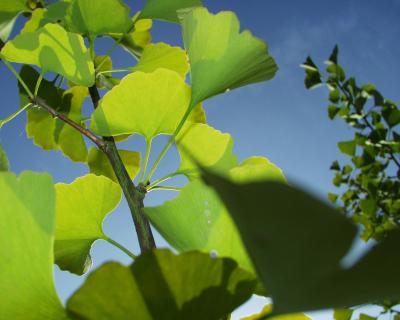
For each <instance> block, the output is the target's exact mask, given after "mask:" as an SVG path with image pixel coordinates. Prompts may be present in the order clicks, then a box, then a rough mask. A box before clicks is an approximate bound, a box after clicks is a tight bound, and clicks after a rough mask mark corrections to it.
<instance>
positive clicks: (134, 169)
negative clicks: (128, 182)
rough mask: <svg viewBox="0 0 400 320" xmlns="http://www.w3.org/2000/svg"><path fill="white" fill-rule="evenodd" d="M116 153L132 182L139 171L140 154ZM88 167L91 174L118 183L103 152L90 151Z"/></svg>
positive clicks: (127, 151) (121, 151)
mask: <svg viewBox="0 0 400 320" xmlns="http://www.w3.org/2000/svg"><path fill="white" fill-rule="evenodd" d="M118 152H119V155H120V157H121V159H122V162H123V163H124V165H125V168H126V170H127V171H128V174H129V176H130V177H131V179H132V180H133V179H135V177H136V175H137V174H138V172H139V170H140V153H139V152H134V151H129V150H119V151H118ZM88 165H89V168H90V172H91V173H94V174H96V175H103V176H105V177H107V178H109V179H111V180H113V181H115V182H118V179H117V177H116V175H115V173H114V170H113V168H112V167H111V164H110V161H109V160H108V158H107V156H106V155H105V154H104V152H102V151H100V150H98V149H96V148H92V149H90V151H89V157H88Z"/></svg>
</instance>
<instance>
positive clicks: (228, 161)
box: [176, 122, 237, 178]
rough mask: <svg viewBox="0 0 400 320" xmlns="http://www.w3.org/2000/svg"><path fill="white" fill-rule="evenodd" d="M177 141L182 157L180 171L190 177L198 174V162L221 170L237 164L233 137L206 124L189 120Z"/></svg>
mask: <svg viewBox="0 0 400 320" xmlns="http://www.w3.org/2000/svg"><path fill="white" fill-rule="evenodd" d="M176 143H177V147H178V151H179V154H180V157H181V165H180V167H179V169H178V171H179V172H183V173H185V174H186V175H187V176H188V177H189V178H193V177H196V176H198V170H197V167H198V164H200V165H201V166H204V167H210V168H213V169H214V170H220V171H227V170H229V169H231V168H233V167H234V166H235V165H237V158H236V156H235V155H234V153H233V139H232V137H231V136H230V135H229V134H227V133H222V132H220V131H218V130H215V129H214V128H212V127H210V126H208V125H206V124H203V123H189V122H188V123H187V125H186V126H185V127H184V128H183V129H182V131H181V132H180V134H179V135H178V137H177V138H176ZM193 161H196V162H197V163H194V162H193Z"/></svg>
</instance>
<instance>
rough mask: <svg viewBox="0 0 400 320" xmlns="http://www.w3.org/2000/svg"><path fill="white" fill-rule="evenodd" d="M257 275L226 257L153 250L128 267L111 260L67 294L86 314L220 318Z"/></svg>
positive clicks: (117, 318)
mask: <svg viewBox="0 0 400 320" xmlns="http://www.w3.org/2000/svg"><path fill="white" fill-rule="evenodd" d="M255 284H256V280H255V278H254V277H253V276H252V275H251V274H249V273H247V272H245V271H243V270H241V269H240V268H238V267H237V264H236V263H235V262H234V261H233V260H230V259H218V258H217V259H216V258H211V257H210V256H209V255H207V254H203V253H199V252H190V253H185V254H181V255H174V254H173V253H171V252H170V251H168V250H154V251H150V252H146V253H144V254H142V255H141V256H140V257H138V258H137V259H136V260H135V262H134V263H133V265H132V266H131V267H125V266H123V265H121V264H119V263H116V262H109V263H106V264H104V265H103V266H101V267H100V268H99V269H97V270H96V271H94V272H93V273H92V274H90V275H89V276H88V278H87V280H86V282H85V283H84V284H83V286H82V287H81V288H79V289H78V291H77V292H76V293H75V294H74V295H73V296H72V297H71V298H70V299H69V301H68V303H67V308H68V311H69V313H70V314H71V315H73V316H76V317H77V318H79V319H87V320H109V319H113V320H126V319H140V320H160V319H163V320H177V319H190V320H200V319H201V320H204V319H207V320H218V319H221V318H222V317H224V316H226V315H227V314H229V313H230V312H231V311H233V310H234V309H235V308H236V307H238V306H240V305H241V304H242V303H243V302H245V301H246V300H247V299H248V298H250V296H251V294H252V292H253V290H254V287H255Z"/></svg>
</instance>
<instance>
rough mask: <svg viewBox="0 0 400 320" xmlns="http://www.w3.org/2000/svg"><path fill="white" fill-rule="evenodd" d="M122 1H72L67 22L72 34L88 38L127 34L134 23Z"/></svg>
mask: <svg viewBox="0 0 400 320" xmlns="http://www.w3.org/2000/svg"><path fill="white" fill-rule="evenodd" d="M129 11H130V9H129V7H128V6H127V5H126V4H125V3H124V2H123V1H121V0H72V1H71V4H70V6H69V8H68V11H67V17H66V22H67V25H68V28H69V30H70V31H72V32H76V33H80V34H84V35H87V36H98V35H104V34H108V33H125V32H128V31H129V29H130V28H131V27H132V25H133V23H132V20H131V18H130V16H129Z"/></svg>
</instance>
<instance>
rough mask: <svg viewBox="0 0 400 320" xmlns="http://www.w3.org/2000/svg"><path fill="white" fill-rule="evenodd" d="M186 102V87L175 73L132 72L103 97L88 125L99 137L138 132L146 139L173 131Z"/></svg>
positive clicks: (187, 96) (188, 96)
mask: <svg viewBox="0 0 400 320" xmlns="http://www.w3.org/2000/svg"><path fill="white" fill-rule="evenodd" d="M189 101H190V88H189V86H188V85H187V84H186V83H185V82H184V80H183V79H182V78H181V77H180V76H179V75H178V74H177V73H176V72H173V71H170V70H166V69H158V70H156V71H154V72H153V73H144V72H135V73H133V74H130V75H127V76H126V77H125V78H123V79H122V81H121V83H120V84H119V85H117V86H115V87H114V88H113V89H112V90H111V91H109V92H108V93H107V94H106V95H105V96H104V97H103V99H102V100H101V101H100V104H99V107H98V108H97V109H96V111H95V112H94V113H93V114H92V123H91V125H90V128H91V129H92V130H93V131H94V132H96V133H97V134H100V135H103V136H117V135H121V134H131V133H138V134H141V135H143V136H144V137H145V138H146V140H147V141H149V140H151V139H152V138H154V137H155V136H157V135H159V134H172V133H174V131H175V129H176V127H177V126H178V123H179V122H180V120H181V118H182V117H183V115H184V114H185V112H186V110H187V108H188V105H189Z"/></svg>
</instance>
